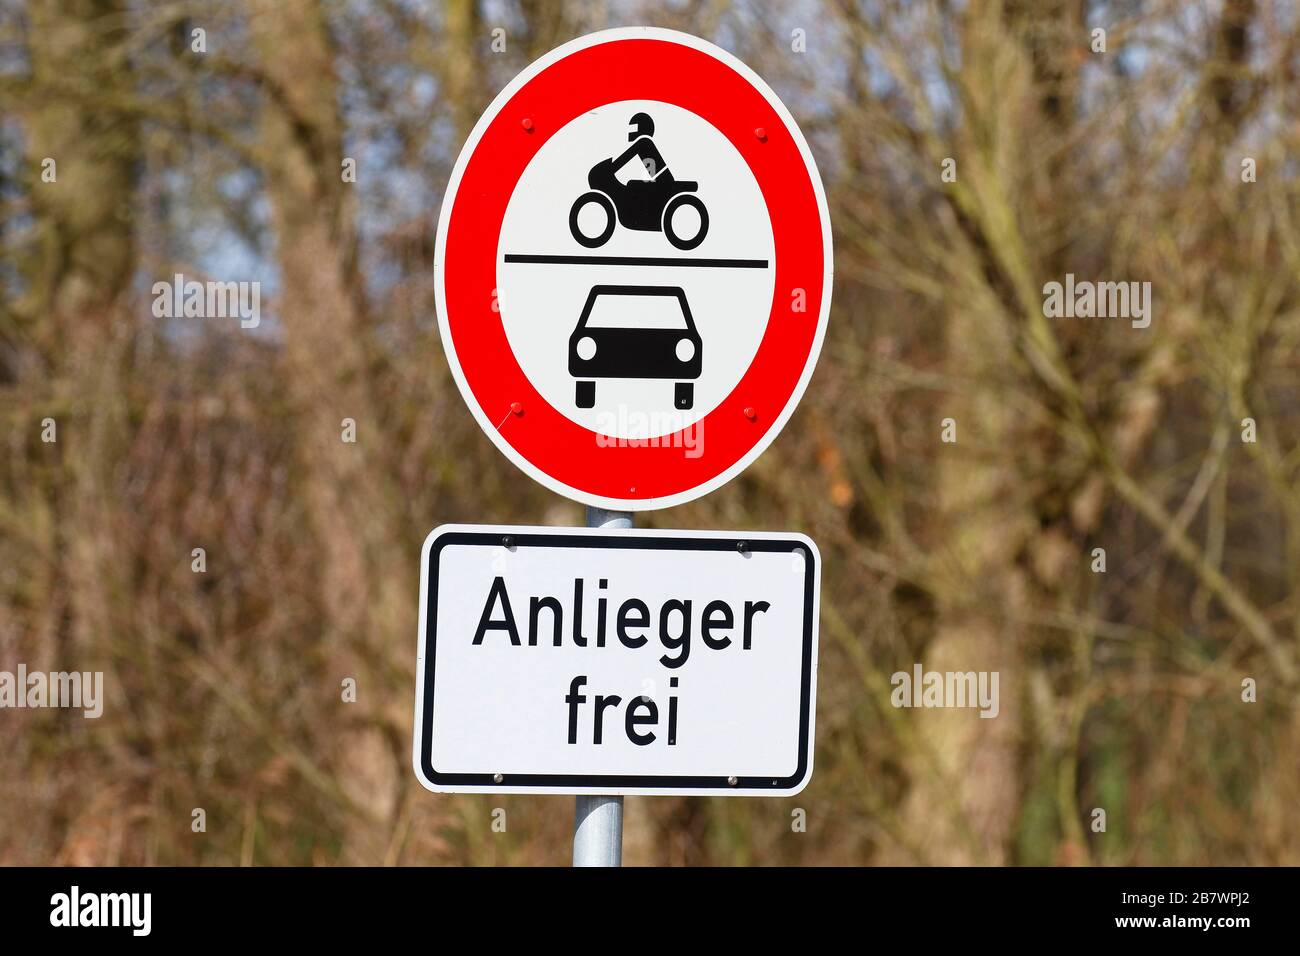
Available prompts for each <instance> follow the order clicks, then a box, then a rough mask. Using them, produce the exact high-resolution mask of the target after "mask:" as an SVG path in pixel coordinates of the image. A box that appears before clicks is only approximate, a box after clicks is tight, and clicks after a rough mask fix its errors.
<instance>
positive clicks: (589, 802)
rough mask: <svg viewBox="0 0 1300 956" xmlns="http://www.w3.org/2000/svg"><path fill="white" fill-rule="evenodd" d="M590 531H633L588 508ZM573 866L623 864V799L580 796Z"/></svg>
mask: <svg viewBox="0 0 1300 956" xmlns="http://www.w3.org/2000/svg"><path fill="white" fill-rule="evenodd" d="M587 527H588V528H630V527H632V514H631V512H628V511H606V510H605V509H604V508H592V507H590V506H588V508H587ZM573 865H574V866H622V865H623V798H622V797H611V796H606V795H605V794H579V795H578V796H576V797H574V806H573Z"/></svg>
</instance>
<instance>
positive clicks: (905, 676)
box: [889, 664, 1001, 717]
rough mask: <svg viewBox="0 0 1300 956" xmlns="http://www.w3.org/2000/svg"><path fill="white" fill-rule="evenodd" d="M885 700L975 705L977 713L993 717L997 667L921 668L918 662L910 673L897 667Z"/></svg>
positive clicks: (920, 704) (925, 704)
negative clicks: (947, 669)
mask: <svg viewBox="0 0 1300 956" xmlns="http://www.w3.org/2000/svg"><path fill="white" fill-rule="evenodd" d="M889 683H890V684H892V685H893V686H894V690H893V693H891V694H890V695H889V702H890V703H891V704H893V705H894V706H895V707H978V708H980V716H981V717H996V716H997V715H998V711H999V710H1000V709H1001V708H1000V705H999V703H998V672H997V671H978V672H976V671H925V670H923V669H922V668H921V665H920V664H915V665H913V667H912V673H910V674H909V673H908V672H907V671H897V672H895V673H894V674H893V675H892V676H891V677H890V678H889Z"/></svg>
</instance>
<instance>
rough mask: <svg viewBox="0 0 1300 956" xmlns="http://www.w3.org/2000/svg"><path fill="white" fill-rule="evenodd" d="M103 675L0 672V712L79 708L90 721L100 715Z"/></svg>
mask: <svg viewBox="0 0 1300 956" xmlns="http://www.w3.org/2000/svg"><path fill="white" fill-rule="evenodd" d="M103 690H104V672H103V671H85V672H82V671H51V672H49V673H48V674H47V673H45V672H44V671H32V672H31V673H30V674H29V673H28V672H27V665H26V664H19V665H18V672H17V673H13V672H12V671H0V708H4V707H11V708H15V709H20V708H26V707H70V708H74V709H77V708H80V709H81V711H82V713H83V714H84V715H85V716H86V717H89V718H91V719H92V720H93V719H95V718H97V717H99V716H100V715H102V714H103V713H104V695H103Z"/></svg>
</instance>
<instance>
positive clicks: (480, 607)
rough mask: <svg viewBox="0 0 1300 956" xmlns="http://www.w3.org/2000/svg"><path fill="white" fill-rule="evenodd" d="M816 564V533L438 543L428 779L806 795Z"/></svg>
mask: <svg viewBox="0 0 1300 956" xmlns="http://www.w3.org/2000/svg"><path fill="white" fill-rule="evenodd" d="M820 565H821V559H820V557H819V555H818V553H817V548H816V546H815V545H814V544H813V542H812V541H811V540H810V539H809V538H807V537H805V536H804V535H801V534H769V533H755V532H719V531H648V530H647V531H640V530H603V529H586V528H526V527H501V526H477V525H444V526H443V527H441V528H438V529H436V530H435V531H433V532H432V533H431V534H430V535H429V537H428V538H427V539H426V540H425V542H424V550H423V557H422V563H421V574H420V649H419V659H418V661H417V666H416V685H417V686H416V702H415V747H414V763H415V772H416V775H417V776H419V778H420V780H421V782H422V783H423V784H424V785H425V786H426V787H428V788H429V789H431V790H437V791H443V792H457V793H503V792H521V793H586V794H592V793H604V794H685V793H694V794H714V795H746V796H788V795H790V794H793V793H797V792H798V791H799V790H801V789H803V787H804V785H805V784H806V783H807V782H808V778H809V776H810V775H811V774H812V751H813V714H814V706H815V702H816V685H817V616H818V602H819V599H820Z"/></svg>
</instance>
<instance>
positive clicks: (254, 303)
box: [151, 272, 262, 329]
mask: <svg viewBox="0 0 1300 956" xmlns="http://www.w3.org/2000/svg"><path fill="white" fill-rule="evenodd" d="M151 291H152V292H153V297H154V299H153V315H154V318H156V319H181V318H184V319H233V318H238V319H239V326H240V328H243V329H255V328H257V327H258V325H260V324H261V322H262V283H260V282H213V281H208V282H199V281H198V280H197V279H189V280H187V279H186V278H185V275H184V273H181V272H178V273H176V274H175V275H174V276H172V279H171V281H170V282H167V281H159V282H155V283H154V284H153V288H152V290H151Z"/></svg>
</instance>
